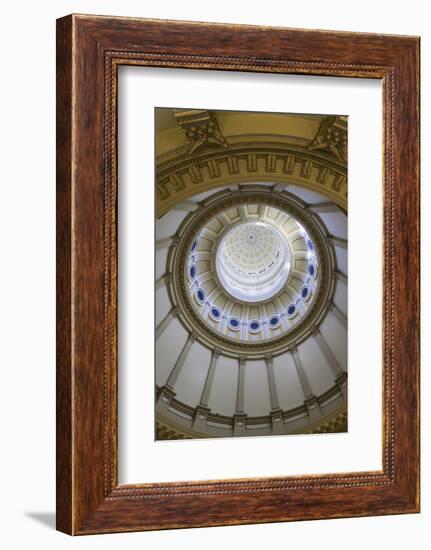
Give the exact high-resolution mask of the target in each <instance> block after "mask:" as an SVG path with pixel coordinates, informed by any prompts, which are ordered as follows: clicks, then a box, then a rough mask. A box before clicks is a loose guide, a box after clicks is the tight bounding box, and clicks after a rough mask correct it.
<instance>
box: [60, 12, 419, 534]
mask: <svg viewBox="0 0 431 550" xmlns="http://www.w3.org/2000/svg"><path fill="white" fill-rule="evenodd" d="M119 65H141V66H143V67H148V66H150V67H182V68H189V69H196V70H199V69H217V70H226V71H251V72H260V73H285V74H304V75H325V76H328V75H329V76H334V77H337V76H349V77H354V78H377V79H381V80H382V83H383V103H384V108H383V112H384V121H383V124H384V136H383V139H384V148H383V149H384V162H383V166H384V174H383V193H384V266H383V271H384V276H383V289H384V290H383V296H384V298H383V308H382V315H383V408H384V410H383V418H384V425H383V441H382V453H383V469H382V471H371V472H352V473H345V474H328V475H307V476H293V477H292V476H291V477H286V478H284V479H280V478H277V479H271V478H259V479H237V480H213V481H208V482H192V481H190V482H184V483H162V482H161V483H157V484H154V483H153V484H143V485H133V486H132V485H119V484H118V480H117V384H116V382H117V355H116V334H117V288H116V275H117V248H116V247H117V244H116V197H117V179H116V177H117V167H116V162H117V161H116V148H117V136H116V113H117V110H116V102H117V94H116V90H117V68H118V66H119ZM143 70H145V69H143ZM149 124H150V121H149ZM418 511H419V38H417V37H405V36H390V35H386V36H385V35H376V34H356V33H342V32H331V31H328V32H326V31H325V32H322V31H308V30H296V29H287V28H271V27H256V26H241V25H224V24H207V23H191V22H180V21H158V20H145V19H129V18H115V17H96V16H86V15H85V16H80V15H71V16H68V17H64V18H62V19H59V20H58V21H57V528H58V529H59V530H60V531H64V532H65V533H69V534H77V535H78V534H89V533H103V532H117V531H138V530H148V529H167V528H175V527H198V526H211V525H228V524H230V525H232V524H244V523H261V522H273V521H290V520H304V519H318V518H337V517H348V516H367V515H379V514H399V513H412V512H418Z"/></svg>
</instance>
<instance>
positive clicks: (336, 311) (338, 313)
mask: <svg viewBox="0 0 431 550" xmlns="http://www.w3.org/2000/svg"><path fill="white" fill-rule="evenodd" d="M331 311H332V312H333V313H334V315H335V317H336V318H337V319H338V320H339V321H340V323H341V324H342V325H343V326H344V327H345V328H347V317H346V316H345V315H344V313H343V312H342V311H341V309H340V308H339V307H338V306H336V305H335V304H334V303H332V304H331Z"/></svg>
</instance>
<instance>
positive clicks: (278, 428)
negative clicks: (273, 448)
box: [265, 355, 285, 434]
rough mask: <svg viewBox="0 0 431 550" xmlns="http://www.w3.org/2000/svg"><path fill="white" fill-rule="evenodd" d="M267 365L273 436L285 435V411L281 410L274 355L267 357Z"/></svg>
mask: <svg viewBox="0 0 431 550" xmlns="http://www.w3.org/2000/svg"><path fill="white" fill-rule="evenodd" d="M265 363H266V372H267V374H268V386H269V395H270V398H271V413H270V416H271V423H272V433H273V434H283V433H285V431H284V424H283V417H282V413H283V411H282V410H281V409H280V403H279V401H278V394H277V387H276V384H275V375H274V360H273V357H272V355H266V356H265Z"/></svg>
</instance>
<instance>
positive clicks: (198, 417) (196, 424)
mask: <svg viewBox="0 0 431 550" xmlns="http://www.w3.org/2000/svg"><path fill="white" fill-rule="evenodd" d="M219 356H220V351H219V350H218V349H215V350H214V351H213V353H212V356H211V362H210V366H209V368H208V373H207V377H206V380H205V385H204V389H203V390H202V395H201V399H200V402H199V405H198V406H197V407H196V410H195V416H194V419H193V425H192V428H193V430H196V431H197V432H204V433H205V432H206V423H207V418H208V414H209V412H210V408H209V407H208V401H209V398H210V395H211V387H212V383H213V380H214V374H215V369H216V366H217V360H218V358H219Z"/></svg>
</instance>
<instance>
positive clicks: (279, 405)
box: [154, 107, 348, 440]
mask: <svg viewBox="0 0 431 550" xmlns="http://www.w3.org/2000/svg"><path fill="white" fill-rule="evenodd" d="M154 116H155V157H156V158H155V174H156V178H155V179H156V181H155V186H156V204H155V241H156V242H155V278H156V281H155V319H156V328H155V346H156V348H155V381H156V387H155V420H156V426H155V439H156V440H167V439H169V440H175V439H199V438H217V437H221V438H225V437H243V436H254V437H257V436H269V435H279V436H280V435H290V434H307V433H319V434H329V433H339V432H347V431H348V405H347V396H348V384H347V372H348V360H347V323H348V304H347V294H348V231H347V215H348V213H347V187H348V179H347V171H348V155H347V149H348V117H347V116H345V115H342V114H330V115H327V114H325V115H322V114H303V113H287V112H286V113H273V112H250V111H227V110H206V109H196V108H190V109H184V108H181V109H178V108H165V107H160V108H159V107H156V108H155V112H154Z"/></svg>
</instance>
